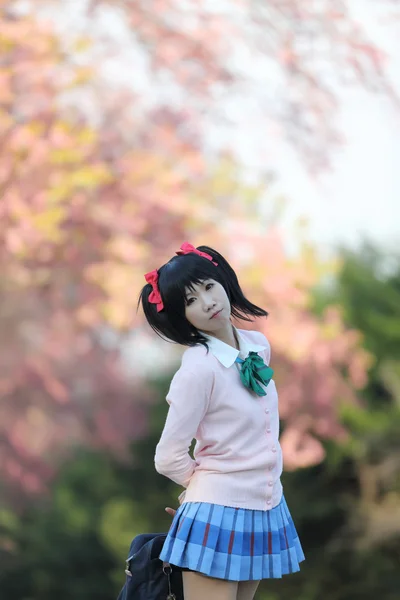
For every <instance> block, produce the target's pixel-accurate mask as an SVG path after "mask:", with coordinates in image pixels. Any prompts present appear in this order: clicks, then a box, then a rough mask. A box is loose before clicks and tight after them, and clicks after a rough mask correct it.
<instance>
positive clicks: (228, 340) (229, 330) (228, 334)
mask: <svg viewBox="0 0 400 600" xmlns="http://www.w3.org/2000/svg"><path fill="white" fill-rule="evenodd" d="M210 335H212V336H213V337H215V338H217V339H218V340H220V341H221V342H224V343H225V344H228V346H232V348H235V349H236V350H239V340H238V339H237V336H236V332H235V330H234V327H233V325H232V323H228V325H227V326H226V327H224V328H223V329H220V330H218V331H214V332H213V333H212V334H210Z"/></svg>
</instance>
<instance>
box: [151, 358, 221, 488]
mask: <svg viewBox="0 0 400 600" xmlns="http://www.w3.org/2000/svg"><path fill="white" fill-rule="evenodd" d="M210 384H211V378H210V373H207V374H206V373H201V372H196V373H192V372H190V371H188V370H186V369H185V368H184V367H181V368H180V369H179V371H178V372H177V373H176V374H175V377H174V378H173V380H172V383H171V387H170V390H169V392H168V395H167V402H168V404H169V405H170V407H169V411H168V415H167V420H166V422H165V426H164V430H163V432H162V435H161V439H160V441H159V443H158V445H157V448H156V454H155V459H154V462H155V467H156V470H157V471H158V473H160V474H162V475H165V476H166V477H168V478H169V479H172V481H175V483H178V484H180V485H182V486H183V487H187V485H188V483H189V481H190V478H191V476H192V475H193V472H194V470H195V467H196V464H197V463H196V462H195V461H194V460H193V459H192V458H191V457H190V456H189V448H190V444H191V443H192V440H193V438H194V437H195V436H196V432H197V430H198V427H199V425H200V423H201V421H202V419H203V418H204V415H205V414H206V412H207V408H208V403H209V400H210V395H211V385H210Z"/></svg>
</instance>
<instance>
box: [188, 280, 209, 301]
mask: <svg viewBox="0 0 400 600" xmlns="http://www.w3.org/2000/svg"><path fill="white" fill-rule="evenodd" d="M207 281H210V279H205V280H204V281H202V282H201V283H200V285H204V284H205V283H207ZM195 293H196V292H195V291H193V292H187V293H185V300H187V298H188V296H190V295H191V294H195Z"/></svg>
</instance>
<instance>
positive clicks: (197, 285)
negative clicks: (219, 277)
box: [185, 277, 214, 294]
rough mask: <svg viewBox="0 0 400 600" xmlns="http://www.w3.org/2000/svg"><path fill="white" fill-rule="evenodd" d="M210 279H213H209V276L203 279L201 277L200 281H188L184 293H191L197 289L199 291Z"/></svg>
mask: <svg viewBox="0 0 400 600" xmlns="http://www.w3.org/2000/svg"><path fill="white" fill-rule="evenodd" d="M210 281H214V280H213V279H211V278H210V277H205V278H204V279H202V280H201V281H198V282H193V283H190V284H189V285H187V286H186V287H185V293H186V294H193V293H196V292H197V291H199V290H200V289H201V288H202V287H203V286H204V285H205V284H206V283H208V282H210Z"/></svg>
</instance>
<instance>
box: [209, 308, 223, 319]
mask: <svg viewBox="0 0 400 600" xmlns="http://www.w3.org/2000/svg"><path fill="white" fill-rule="evenodd" d="M220 312H222V308H221V310H217V312H215V313H214V314H213V316H212V317H210V319H215V317H218V315H219V313H220Z"/></svg>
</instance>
